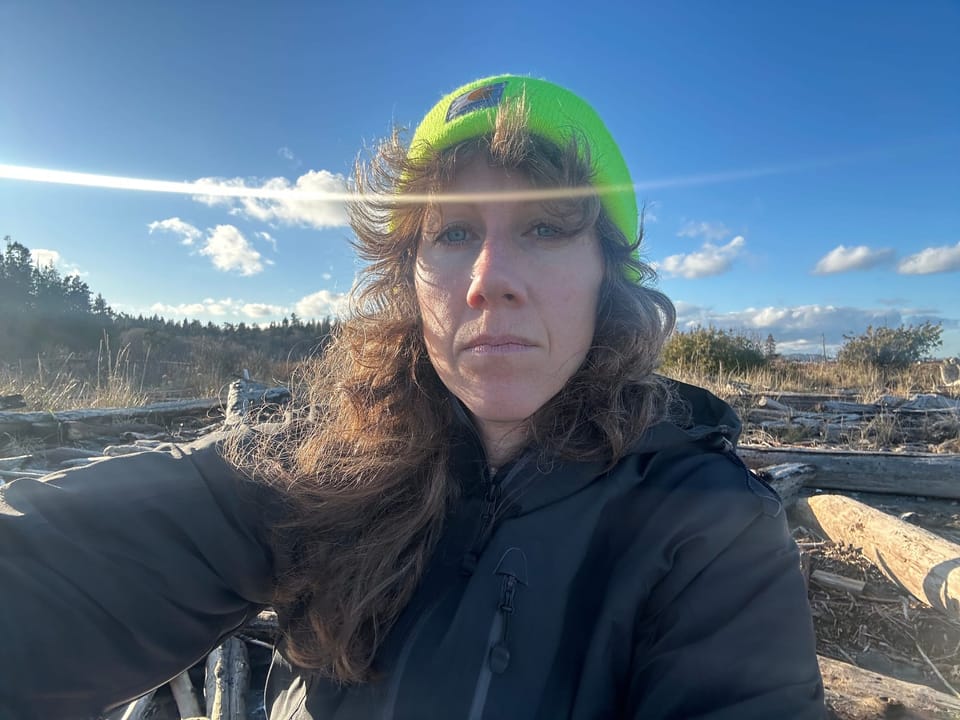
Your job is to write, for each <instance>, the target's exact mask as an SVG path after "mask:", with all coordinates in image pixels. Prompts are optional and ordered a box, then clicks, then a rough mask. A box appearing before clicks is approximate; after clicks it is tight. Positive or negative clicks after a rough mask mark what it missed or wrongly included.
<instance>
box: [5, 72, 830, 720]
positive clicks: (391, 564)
mask: <svg viewBox="0 0 960 720" xmlns="http://www.w3.org/2000/svg"><path fill="white" fill-rule="evenodd" d="M356 180H357V189H358V191H359V193H360V195H359V197H361V198H362V199H361V200H359V201H358V202H357V204H356V205H355V206H354V208H353V221H354V228H355V230H356V234H357V238H358V242H357V247H358V251H359V252H360V254H361V256H362V257H364V258H365V259H366V260H367V261H368V262H369V266H368V269H367V271H366V274H365V276H364V280H363V282H362V283H361V284H360V285H359V286H358V288H357V290H356V295H355V305H354V310H353V316H352V318H351V319H350V320H349V321H347V322H345V323H343V324H342V325H341V327H340V330H339V332H338V335H337V337H336V339H335V341H334V342H333V343H332V345H331V346H330V347H329V348H328V349H327V351H326V352H325V354H324V357H323V358H322V359H321V360H319V361H318V363H317V364H316V366H315V367H313V368H312V369H311V370H310V377H309V383H308V386H307V387H306V389H305V391H304V392H303V393H301V397H302V407H301V408H300V412H297V413H295V414H294V418H295V419H294V420H292V421H291V422H290V423H288V425H287V426H286V427H285V428H284V429H283V430H282V431H281V432H280V433H277V434H272V435H267V434H264V433H261V432H259V431H257V430H252V431H249V432H247V433H245V434H244V435H242V436H233V437H228V438H225V439H222V441H219V440H218V441H217V442H207V443H205V444H202V445H196V446H193V447H187V448H184V449H182V450H178V451H175V452H170V453H161V452H151V453H144V454H142V455H137V456H132V457H127V458H123V459H117V460H111V461H109V462H105V463H99V464H97V465H95V466H93V467H89V468H85V469H82V470H76V471H71V472H69V473H61V474H59V475H55V476H52V477H51V478H49V479H48V480H47V482H45V483H36V482H24V481H17V482H16V483H13V484H11V485H10V486H9V487H8V488H7V489H6V490H5V502H6V507H5V514H4V515H3V516H2V521H0V547H2V548H3V552H5V553H7V555H6V556H5V558H4V561H3V565H2V567H0V588H3V590H0V592H2V593H3V596H4V604H5V606H6V608H5V612H4V613H0V623H2V624H3V627H2V629H0V637H3V638H4V641H5V648H14V649H19V650H20V651H21V652H23V653H24V654H25V655H26V657H21V658H14V657H13V656H11V655H10V654H8V653H7V654H5V655H4V660H3V661H2V662H0V670H2V672H0V707H9V708H11V710H10V713H11V714H12V715H13V716H15V717H23V718H31V717H38V718H39V717H43V718H54V717H83V716H84V714H85V713H91V712H95V711H97V710H99V709H101V708H103V707H105V706H108V705H111V704H114V703H117V702H119V701H121V700H124V699H127V698H130V697H133V696H136V695H137V694H138V693H141V692H143V691H145V690H147V689H148V688H150V687H152V686H154V685H156V684H158V683H160V682H163V681H164V680H166V679H167V678H169V677H171V676H173V675H174V674H176V673H177V672H178V671H180V670H181V669H183V668H184V667H186V666H189V665H190V664H192V663H193V662H194V661H195V660H197V659H198V658H200V657H202V656H203V654H204V653H206V652H208V651H209V650H210V649H211V648H212V647H213V646H215V645H216V644H217V643H218V642H220V641H221V640H222V639H223V638H224V637H225V636H227V635H229V634H230V633H231V632H233V631H234V630H236V628H237V627H239V626H240V625H241V624H242V623H244V622H245V621H246V620H247V619H249V618H250V617H252V616H253V615H254V614H255V613H256V612H257V611H258V610H259V609H261V608H262V607H263V606H264V605H267V604H272V605H273V606H274V607H276V609H277V611H278V615H279V618H280V623H281V630H282V639H281V641H280V642H279V644H278V648H277V652H276V654H275V660H274V665H273V667H272V669H271V673H270V677H269V680H268V683H267V708H268V710H269V717H270V718H271V719H272V720H293V719H299V718H315V719H320V718H323V719H327V718H337V719H346V718H370V717H384V718H435V717H436V718H451V717H465V718H551V719H552V718H559V717H570V718H600V717H603V718H607V717H616V718H694V717H695V718H711V719H713V720H719V719H720V718H738V719H742V718H771V717H777V718H781V717H782V718H788V717H789V718H820V717H823V713H824V711H823V699H822V687H821V683H820V677H819V672H818V669H817V663H816V657H815V652H814V641H813V632H812V627H811V620H810V616H809V610H808V607H807V603H806V594H805V590H804V584H803V580H802V578H801V576H800V573H799V563H798V557H797V551H796V548H795V546H794V544H793V543H792V541H791V539H790V535H789V533H788V532H787V528H786V524H785V521H784V518H783V512H782V508H781V505H780V502H779V500H778V499H777V497H776V495H775V494H774V493H773V492H772V491H771V490H769V489H768V488H767V487H766V486H765V485H763V484H761V483H760V482H759V481H758V480H757V479H756V478H755V477H754V476H753V475H751V474H750V473H749V472H748V471H747V470H746V469H745V468H744V466H743V465H742V463H740V461H739V460H738V459H737V457H736V455H735V454H734V452H733V449H732V448H733V443H734V442H735V441H736V436H737V433H738V429H739V423H738V421H737V419H736V417H735V416H734V414H733V413H732V411H731V410H730V408H729V407H727V406H726V405H725V404H723V403H722V402H720V401H719V400H717V399H716V398H714V397H712V396H710V395H709V394H707V393H705V392H704V391H700V390H697V389H695V388H691V387H689V386H683V385H680V384H675V383H668V382H667V381H665V380H663V379H661V378H658V377H657V376H655V375H654V374H653V370H654V368H655V366H656V363H657V357H658V354H659V352H660V348H661V346H662V344H663V341H664V338H665V337H666V336H667V334H668V333H669V331H670V329H671V328H672V324H673V319H674V312H673V308H672V306H671V304H670V302H669V301H668V300H667V299H666V298H665V297H664V296H663V295H661V294H660V293H658V292H656V291H654V290H652V289H650V288H649V287H647V285H646V283H647V281H648V280H649V277H650V275H651V272H650V270H649V268H648V267H647V266H645V265H644V264H643V263H641V262H640V260H639V258H638V255H637V247H638V245H639V239H640V236H641V232H640V228H638V217H637V206H636V200H635V196H634V193H633V189H632V186H631V184H630V177H629V173H628V172H627V168H626V165H625V163H624V161H623V158H622V157H621V155H620V152H619V150H618V148H617V146H616V144H615V142H614V141H613V139H612V137H611V136H610V135H609V133H608V132H607V130H606V128H605V127H604V126H603V123H602V122H601V120H600V119H599V118H598V117H597V116H596V114H595V113H594V111H593V110H592V109H591V108H590V107H589V106H588V105H587V104H586V103H584V102H583V100H581V99H580V98H579V97H577V96H576V95H574V94H573V93H571V92H569V91H567V90H565V89H563V88H560V87H558V86H555V85H552V84H550V83H546V82H544V81H540V80H534V79H530V78H522V77H515V76H500V77H495V78H487V79H484V80H479V81H476V82H474V83H471V84H469V85H466V86H464V87H462V88H460V89H458V90H456V91H454V92H453V93H451V94H450V95H448V96H447V97H445V98H444V99H443V100H441V101H440V103H438V104H437V106H435V107H434V108H433V110H431V111H430V113H429V114H428V115H427V116H426V118H425V119H424V120H423V122H422V123H421V125H420V127H419V128H418V129H417V131H416V133H415V135H414V137H413V140H412V142H411V144H410V146H409V148H406V147H404V146H403V145H402V144H401V143H400V141H399V140H398V138H397V137H396V136H395V137H393V138H392V139H391V140H389V141H388V142H386V143H384V145H383V146H382V147H381V148H380V149H379V151H378V152H377V154H376V155H375V156H374V158H373V159H372V160H371V161H370V163H368V164H367V165H361V166H360V167H359V168H358V172H357V176H356ZM371 198H373V199H372V200H371ZM225 460H226V462H225ZM8 588H15V589H16V590H15V591H13V590H9V589H8ZM11 605H12V606H13V607H12V610H11ZM41 619H42V620H41ZM64 647H69V648H70V652H69V655H67V656H64V654H63V652H62V650H63V649H64ZM5 653H6V651H5ZM31 660H32V662H31ZM38 663H39V664H40V665H42V666H43V668H44V672H43V673H36V672H35V670H34V667H35V666H36V665H37V664H38ZM31 664H32V665H33V666H34V667H31Z"/></svg>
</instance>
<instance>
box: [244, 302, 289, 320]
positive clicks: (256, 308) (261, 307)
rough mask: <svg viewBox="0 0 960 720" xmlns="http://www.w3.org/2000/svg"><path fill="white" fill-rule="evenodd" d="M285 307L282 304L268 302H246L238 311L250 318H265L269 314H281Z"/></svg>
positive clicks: (283, 312)
mask: <svg viewBox="0 0 960 720" xmlns="http://www.w3.org/2000/svg"><path fill="white" fill-rule="evenodd" d="M286 311H287V310H286V308H285V307H283V306H282V305H270V304H269V303H246V304H245V305H243V306H242V307H241V308H240V312H242V313H243V314H244V315H246V316H247V317H250V318H265V317H270V316H271V315H283V314H285V313H286Z"/></svg>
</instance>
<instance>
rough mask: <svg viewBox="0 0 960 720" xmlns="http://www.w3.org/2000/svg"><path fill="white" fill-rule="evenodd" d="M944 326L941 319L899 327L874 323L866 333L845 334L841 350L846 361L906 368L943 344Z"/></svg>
mask: <svg viewBox="0 0 960 720" xmlns="http://www.w3.org/2000/svg"><path fill="white" fill-rule="evenodd" d="M942 332H943V328H942V327H941V326H940V324H939V323H932V322H925V323H923V324H922V325H906V326H905V325H901V326H900V327H898V328H890V327H878V328H874V327H873V326H872V325H871V326H869V327H867V331H866V332H865V333H863V334H862V335H844V336H843V337H844V340H845V342H844V343H843V346H842V347H841V348H840V352H839V353H837V360H838V361H839V362H840V363H841V364H843V365H870V366H873V367H876V368H881V369H884V370H903V369H905V368H907V367H909V366H910V365H913V364H914V363H916V362H918V361H920V360H922V359H923V358H924V357H925V356H926V355H927V353H928V352H929V351H930V350H933V349H934V348H937V347H940V345H941V344H942V342H943V341H942V340H941V339H940V335H941V333H942Z"/></svg>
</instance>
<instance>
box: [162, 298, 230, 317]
mask: <svg viewBox="0 0 960 720" xmlns="http://www.w3.org/2000/svg"><path fill="white" fill-rule="evenodd" d="M150 312H151V313H154V314H156V315H162V316H164V317H168V318H174V317H176V318H180V317H195V316H197V315H223V312H213V311H212V310H211V309H210V306H208V305H207V304H206V303H179V304H177V305H170V304H168V303H159V302H157V303H154V304H153V305H151V306H150Z"/></svg>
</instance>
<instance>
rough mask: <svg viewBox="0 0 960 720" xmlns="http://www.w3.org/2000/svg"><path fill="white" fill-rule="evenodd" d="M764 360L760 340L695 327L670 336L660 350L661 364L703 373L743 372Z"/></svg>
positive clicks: (737, 333)
mask: <svg viewBox="0 0 960 720" xmlns="http://www.w3.org/2000/svg"><path fill="white" fill-rule="evenodd" d="M766 361H767V359H766V357H765V356H764V352H763V347H762V346H761V344H760V342H759V341H757V340H756V339H753V338H751V337H749V336H747V335H745V334H743V333H742V332H737V331H734V330H718V329H717V328H713V327H709V328H704V327H697V328H694V329H693V330H688V331H686V332H676V333H674V334H673V335H672V336H671V337H670V340H668V341H667V344H666V346H665V347H664V350H663V362H662V367H663V368H664V369H665V370H683V369H684V368H686V369H696V370H698V371H700V372H704V373H719V372H721V371H722V370H728V371H729V370H736V371H738V372H744V371H746V370H752V369H754V368H758V367H761V366H763V365H764V364H766Z"/></svg>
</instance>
